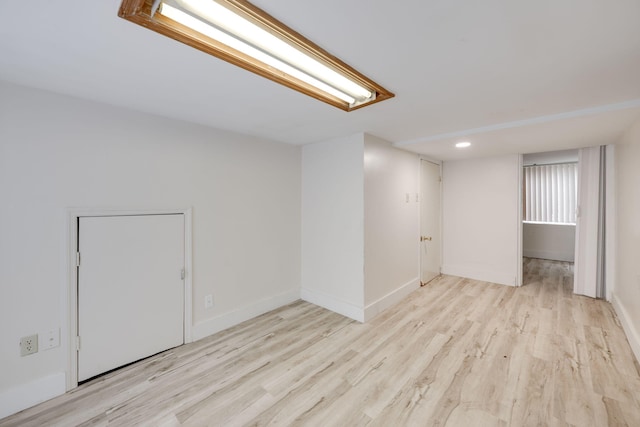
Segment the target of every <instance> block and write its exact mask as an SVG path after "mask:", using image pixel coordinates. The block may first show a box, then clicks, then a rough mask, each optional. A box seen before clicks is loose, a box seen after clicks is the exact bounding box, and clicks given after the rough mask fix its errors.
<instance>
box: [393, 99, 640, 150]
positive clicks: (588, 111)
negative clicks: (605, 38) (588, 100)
mask: <svg viewBox="0 0 640 427" xmlns="http://www.w3.org/2000/svg"><path fill="white" fill-rule="evenodd" d="M637 107H640V99H632V100H631V101H625V102H621V103H618V104H608V105H599V106H597V107H591V108H585V109H582V110H575V111H568V112H565V113H559V114H551V115H548V116H541V117H533V118H529V119H524V120H516V121H513V122H506V123H498V124H494V125H489V126H482V127H479V128H473V129H465V130H461V131H457V132H449V133H441V134H438V135H432V136H428V137H425V138H417V139H411V140H407V141H399V142H396V143H394V144H393V145H394V146H396V147H403V146H405V145H412V144H420V143H423V142H432V141H439V140H441V139H449V138H459V137H463V136H469V135H475V134H478V133H485V132H491V131H495V130H502V129H513V128H518V127H522V126H529V125H535V124H541V123H548V122H554V121H557V120H565V119H573V118H578V117H586V116H591V115H594V114H601V113H608V112H612V111H618V110H626V109H628V108H637Z"/></svg>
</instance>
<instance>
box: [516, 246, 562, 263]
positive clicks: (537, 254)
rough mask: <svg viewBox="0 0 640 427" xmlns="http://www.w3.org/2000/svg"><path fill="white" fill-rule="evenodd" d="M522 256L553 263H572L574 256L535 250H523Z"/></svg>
mask: <svg viewBox="0 0 640 427" xmlns="http://www.w3.org/2000/svg"><path fill="white" fill-rule="evenodd" d="M523 254H524V256H526V257H527V258H540V259H550V260H553V261H566V262H573V261H574V259H573V257H574V254H573V253H570V254H568V253H566V252H554V251H536V250H531V249H528V250H525V251H523Z"/></svg>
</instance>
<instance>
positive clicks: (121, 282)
mask: <svg viewBox="0 0 640 427" xmlns="http://www.w3.org/2000/svg"><path fill="white" fill-rule="evenodd" d="M78 252H79V257H80V258H79V259H80V263H79V264H80V265H79V267H78V335H79V350H78V381H83V380H86V379H88V378H91V377H93V376H96V375H98V374H101V373H103V372H107V371H109V370H111V369H114V368H117V367H119V366H122V365H126V364H128V363H130V362H134V361H136V360H139V359H142V358H144V357H147V356H150V355H153V354H155V353H158V352H160V351H163V350H166V349H169V348H172V347H176V346H178V345H180V344H183V343H184V333H183V330H184V327H183V321H184V280H183V274H182V272H183V268H184V215H181V214H180V215H137V216H105V217H83V218H80V219H79V222H78Z"/></svg>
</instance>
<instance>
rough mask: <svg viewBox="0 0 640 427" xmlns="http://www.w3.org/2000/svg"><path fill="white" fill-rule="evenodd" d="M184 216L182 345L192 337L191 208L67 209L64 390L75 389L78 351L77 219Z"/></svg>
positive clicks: (63, 338)
mask: <svg viewBox="0 0 640 427" xmlns="http://www.w3.org/2000/svg"><path fill="white" fill-rule="evenodd" d="M169 214H173V215H184V245H185V247H184V269H185V279H184V320H183V325H184V342H185V344H186V343H190V342H192V341H193V335H192V323H193V322H192V318H193V316H192V312H193V305H192V294H193V291H192V289H193V282H192V276H193V275H192V271H193V259H192V234H193V231H192V224H193V221H192V209H191V208H190V207H189V208H176V209H166V208H162V209H120V208H118V209H111V208H67V259H66V264H67V278H66V280H65V283H66V290H65V291H66V293H67V304H68V305H67V306H66V307H65V309H64V312H66V313H67V322H66V328H64V327H63V328H62V331H61V344H62V345H63V347H64V346H65V345H66V347H67V349H66V352H67V355H68V357H67V372H66V374H67V375H66V390H67V391H69V390H71V389H73V388H75V387H77V386H78V352H77V351H76V348H75V337H76V336H77V335H78V311H77V306H78V293H77V284H78V273H77V268H76V252H77V247H78V227H77V224H78V218H81V217H96V216H131V215H169Z"/></svg>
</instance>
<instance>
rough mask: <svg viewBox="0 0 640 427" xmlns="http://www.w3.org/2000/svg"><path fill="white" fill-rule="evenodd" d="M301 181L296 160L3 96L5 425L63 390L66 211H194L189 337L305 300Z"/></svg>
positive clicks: (164, 125) (26, 92)
mask: <svg viewBox="0 0 640 427" xmlns="http://www.w3.org/2000/svg"><path fill="white" fill-rule="evenodd" d="M300 175H301V172H300V149H299V148H297V147H293V146H289V145H283V144H277V143H273V142H269V141H265V140H260V139H256V138H252V137H247V136H241V135H237V134H232V133H227V132H222V131H216V130H212V129H209V128H206V127H202V126H198V125H194V124H189V123H185V122H179V121H175V120H169V119H164V118H160V117H157V116H152V115H148V114H142V113H137V112H133V111H128V110H124V109H120V108H115V107H111V106H106V105H101V104H97V103H93V102H89V101H82V100H78V99H74V98H70V97H66V96H60V95H56V94H52V93H48V92H43V91H38V90H34V89H27V88H23V87H19V86H14V85H9V84H5V83H0V200H2V209H1V210H0V284H1V287H0V409H2V412H0V417H2V416H3V415H7V414H8V411H9V412H10V411H15V410H17V409H20V408H19V406H23V407H24V406H29V405H30V404H34V403H37V401H38V400H41V399H45V398H48V397H51V395H53V394H56V393H59V392H60V389H61V388H62V390H64V373H65V371H66V369H67V366H66V363H67V351H68V349H67V345H66V338H67V337H66V335H65V333H66V319H67V306H66V305H67V303H66V301H67V295H66V290H67V266H66V261H65V252H66V247H67V246H66V245H67V242H66V238H67V234H66V228H65V227H66V224H65V221H66V209H67V208H69V207H78V208H91V207H100V208H122V209H158V208H185V207H192V208H193V272H192V273H193V276H192V278H193V297H194V316H193V317H194V318H193V321H194V324H195V326H194V330H193V333H194V335H195V337H196V338H197V337H199V336H204V335H207V334H209V333H213V332H215V331H217V330H220V329H223V328H225V327H227V326H230V324H232V323H236V322H238V321H240V320H243V319H244V318H247V317H252V316H254V315H256V314H259V313H261V312H264V311H268V310H270V309H272V308H275V307H277V306H279V305H282V304H284V303H286V302H289V301H293V300H295V299H297V298H298V297H299V286H300V224H301V216H300V215H301V214H300ZM206 294H213V297H214V303H215V306H214V308H213V309H210V310H205V309H204V304H203V300H204V296H205V295H206ZM53 328H61V329H62V333H63V335H62V340H61V343H62V345H61V346H60V347H57V348H54V349H51V350H47V351H41V352H39V353H37V354H34V355H30V356H27V357H20V356H19V348H18V343H19V340H20V337H22V336H25V335H29V334H33V333H38V332H42V331H47V330H49V329H53Z"/></svg>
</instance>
